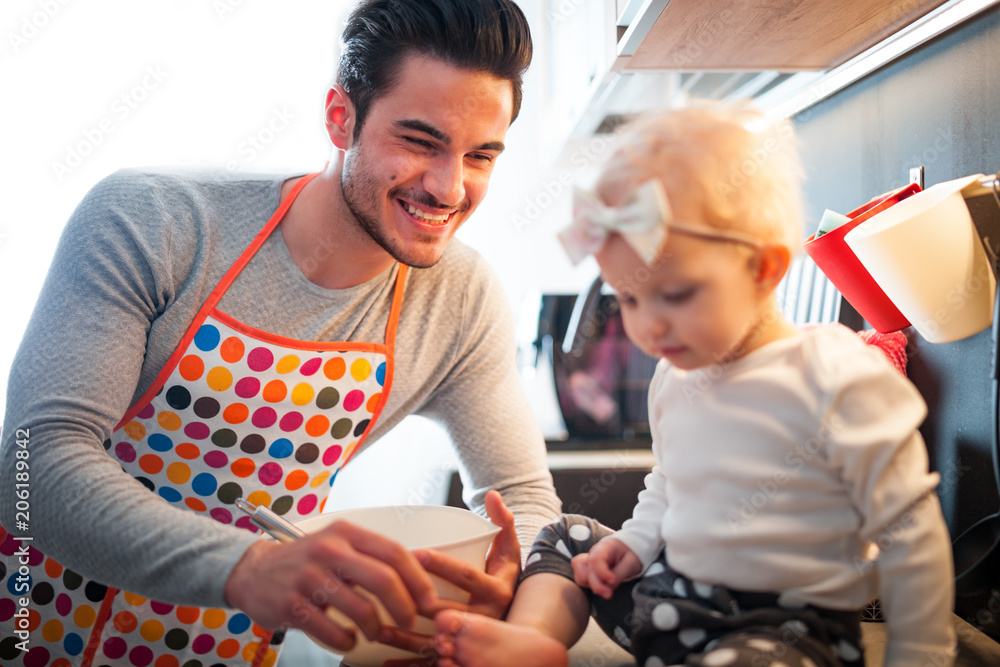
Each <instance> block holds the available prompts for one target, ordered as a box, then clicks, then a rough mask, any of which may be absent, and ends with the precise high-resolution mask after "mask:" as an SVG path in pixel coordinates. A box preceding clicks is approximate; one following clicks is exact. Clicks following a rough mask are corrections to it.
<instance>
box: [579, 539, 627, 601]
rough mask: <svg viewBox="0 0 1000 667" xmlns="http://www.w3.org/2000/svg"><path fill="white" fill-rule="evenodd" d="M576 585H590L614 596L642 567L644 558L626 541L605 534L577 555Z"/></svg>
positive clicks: (606, 597)
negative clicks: (636, 553) (616, 590)
mask: <svg viewBox="0 0 1000 667" xmlns="http://www.w3.org/2000/svg"><path fill="white" fill-rule="evenodd" d="M570 565H572V566H573V578H574V579H575V580H576V585H577V586H581V587H583V588H589V589H590V590H592V591H594V593H596V594H597V595H600V596H601V597H602V598H604V599H606V600H609V599H611V595H612V593H614V592H615V589H616V588H618V585H619V584H621V583H622V582H623V581H626V580H627V579H631V578H632V577H634V576H635V575H637V574H639V572H640V571H642V561H640V560H639V557H638V556H636V555H635V552H634V551H632V550H631V549H629V548H628V547H627V546H625V543H624V542H622V541H621V540H618V539H615V538H614V537H605V538H604V539H603V540H601V541H600V542H598V543H597V544H595V545H594V546H593V547H591V548H590V551H589V552H587V553H585V554H578V555H576V556H573V560H571V561H570Z"/></svg>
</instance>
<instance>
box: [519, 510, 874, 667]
mask: <svg viewBox="0 0 1000 667" xmlns="http://www.w3.org/2000/svg"><path fill="white" fill-rule="evenodd" d="M613 532H614V531H612V530H611V529H609V528H607V527H606V526H603V525H601V524H600V523H598V522H597V521H594V520H593V519H590V518H588V517H583V516H576V515H563V516H562V517H560V519H559V520H558V521H556V522H554V523H552V524H549V525H548V526H546V527H545V528H543V529H542V531H541V532H540V533H539V535H538V537H537V538H536V540H535V543H534V545H533V546H532V548H531V553H530V554H529V555H528V559H527V561H526V563H525V569H524V574H523V577H530V576H532V575H535V574H539V573H541V572H550V573H554V574H559V575H561V576H564V577H566V578H568V579H573V569H572V567H571V566H570V562H569V561H570V560H571V559H572V558H573V556H575V555H577V554H581V553H586V552H588V551H589V550H590V548H591V547H592V546H594V545H595V544H596V543H597V542H598V541H599V540H600V539H601V538H603V537H605V536H607V535H610V534H612V533H613ZM586 592H587V595H588V599H589V601H590V605H591V615H592V616H593V617H594V619H595V620H596V621H597V623H598V625H600V626H601V628H602V629H603V630H604V632H605V633H606V634H607V635H608V636H609V637H611V639H613V640H614V641H615V642H616V643H617V644H619V645H620V646H621V647H623V648H624V649H626V650H627V651H629V652H631V653H632V654H633V655H634V656H635V657H636V660H637V662H638V664H639V665H641V666H643V667H666V666H668V665H699V666H703V667H729V666H737V667H761V666H764V665H772V666H773V667H864V658H863V655H862V651H861V644H860V610H859V611H858V612H840V611H833V610H829V609H820V608H817V607H810V606H807V607H801V608H786V607H782V606H781V605H780V604H779V601H778V595H777V594H774V593H747V592H743V591H733V590H730V589H727V588H725V587H722V586H711V585H708V584H704V583H700V582H695V581H692V580H690V579H688V578H686V577H684V576H681V575H680V574H678V573H676V572H674V571H672V570H671V569H670V567H669V566H668V565H667V564H666V561H665V559H664V556H663V554H661V555H660V557H659V558H658V559H657V560H656V561H654V562H653V563H652V564H651V565H650V566H649V568H647V570H646V572H645V573H643V576H641V577H639V578H638V579H634V580H632V581H630V582H626V583H625V584H623V585H621V586H619V587H618V589H617V590H616V591H615V593H614V595H613V596H612V597H611V599H610V600H605V599H604V598H601V597H600V596H597V595H593V594H592V593H590V592H589V591H586Z"/></svg>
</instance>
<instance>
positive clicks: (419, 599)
mask: <svg viewBox="0 0 1000 667" xmlns="http://www.w3.org/2000/svg"><path fill="white" fill-rule="evenodd" d="M354 586H360V587H362V588H364V589H365V590H367V591H369V592H370V593H372V594H373V595H374V596H375V597H377V598H378V599H379V600H381V601H382V604H383V605H384V606H385V608H386V609H387V610H388V611H389V613H390V614H391V615H392V618H393V620H394V621H395V622H396V623H397V624H398V625H399V627H400V628H403V629H407V630H408V629H410V628H412V627H413V623H414V622H415V621H416V617H417V614H423V615H427V616H432V615H433V614H434V612H436V611H438V610H439V609H440V608H441V605H440V601H439V599H438V597H437V595H436V594H435V592H434V586H433V584H432V583H431V580H430V577H429V576H428V575H427V573H426V572H425V571H424V569H423V568H422V567H421V566H420V563H419V562H418V561H417V559H416V558H415V557H414V556H413V554H411V553H410V552H409V551H407V550H406V549H405V548H404V547H403V546H402V545H400V544H398V543H396V542H394V541H393V540H391V539H389V538H387V537H383V536H381V535H378V534H376V533H372V532H371V531H368V530H365V529H364V528H362V527H360V526H356V525H354V524H352V523H349V522H347V521H338V522H336V523H333V524H331V525H329V526H327V527H326V528H324V529H323V530H321V531H318V532H316V533H311V534H309V535H307V536H306V537H303V538H302V539H299V540H296V541H294V542H288V543H277V542H266V541H263V540H262V541H260V542H258V543H256V544H254V545H253V546H251V547H250V548H249V549H248V550H247V552H246V553H245V554H244V555H243V557H242V558H241V559H240V560H239V562H238V563H237V564H236V567H234V568H233V572H232V574H231V575H230V576H229V579H228V580H227V581H226V586H225V589H224V592H225V596H226V600H228V602H229V604H230V605H232V606H233V607H236V608H238V609H241V610H243V611H244V612H246V614H247V615H248V616H249V617H250V618H251V619H253V620H254V621H255V622H256V623H258V624H259V625H261V626H263V627H265V628H269V629H277V628H289V627H294V628H299V629H301V630H303V631H304V632H306V633H308V634H310V635H312V636H313V637H315V638H316V639H318V640H319V641H321V642H323V643H324V644H327V645H328V646H330V647H332V648H335V649H337V650H340V651H347V650H349V649H350V648H351V647H353V646H354V643H355V638H356V635H355V631H354V630H353V629H347V628H344V627H342V626H340V625H339V624H337V623H335V622H334V621H333V620H332V619H330V617H329V616H327V614H326V608H327V607H332V608H334V609H337V610H339V611H341V612H342V613H343V614H344V615H346V616H347V617H348V618H350V619H352V620H353V621H354V622H355V623H356V624H357V626H358V628H360V630H361V631H362V632H363V633H364V635H365V637H367V638H368V639H371V640H377V639H378V638H379V635H380V634H381V633H383V631H384V627H383V625H382V623H381V622H380V621H379V619H378V616H377V613H376V609H375V605H374V604H373V603H372V602H371V601H369V600H368V599H367V598H365V597H363V596H361V595H359V594H358V593H357V591H355V590H354Z"/></svg>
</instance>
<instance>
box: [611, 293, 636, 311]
mask: <svg viewBox="0 0 1000 667" xmlns="http://www.w3.org/2000/svg"><path fill="white" fill-rule="evenodd" d="M615 301H617V302H618V305H619V306H620V307H622V308H625V307H631V306H634V305H635V297H634V296H632V295H631V294H622V293H621V292H619V293H618V294H615Z"/></svg>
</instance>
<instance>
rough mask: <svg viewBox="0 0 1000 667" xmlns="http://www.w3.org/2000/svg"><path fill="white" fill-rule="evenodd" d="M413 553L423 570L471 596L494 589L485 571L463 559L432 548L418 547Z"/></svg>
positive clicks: (488, 592)
mask: <svg viewBox="0 0 1000 667" xmlns="http://www.w3.org/2000/svg"><path fill="white" fill-rule="evenodd" d="M413 553H414V556H416V558H417V559H418V561H419V563H420V564H421V565H423V567H424V570H426V571H427V572H429V573H430V574H433V575H437V576H438V577H441V578H442V579H444V580H445V581H448V582H451V583H453V584H455V585H456V586H458V587H459V588H461V589H462V590H464V591H468V592H469V594H471V595H472V597H485V596H488V595H491V594H492V593H494V592H495V590H496V585H495V583H494V582H493V580H492V579H491V578H490V577H489V576H487V575H486V573H485V572H483V571H482V570H480V569H478V568H475V567H473V566H472V565H469V564H468V563H466V562H465V561H463V560H459V559H458V558H455V557H453V556H449V555H447V554H443V553H441V552H440V551H434V550H433V549H420V550H417V551H414V552H413Z"/></svg>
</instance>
